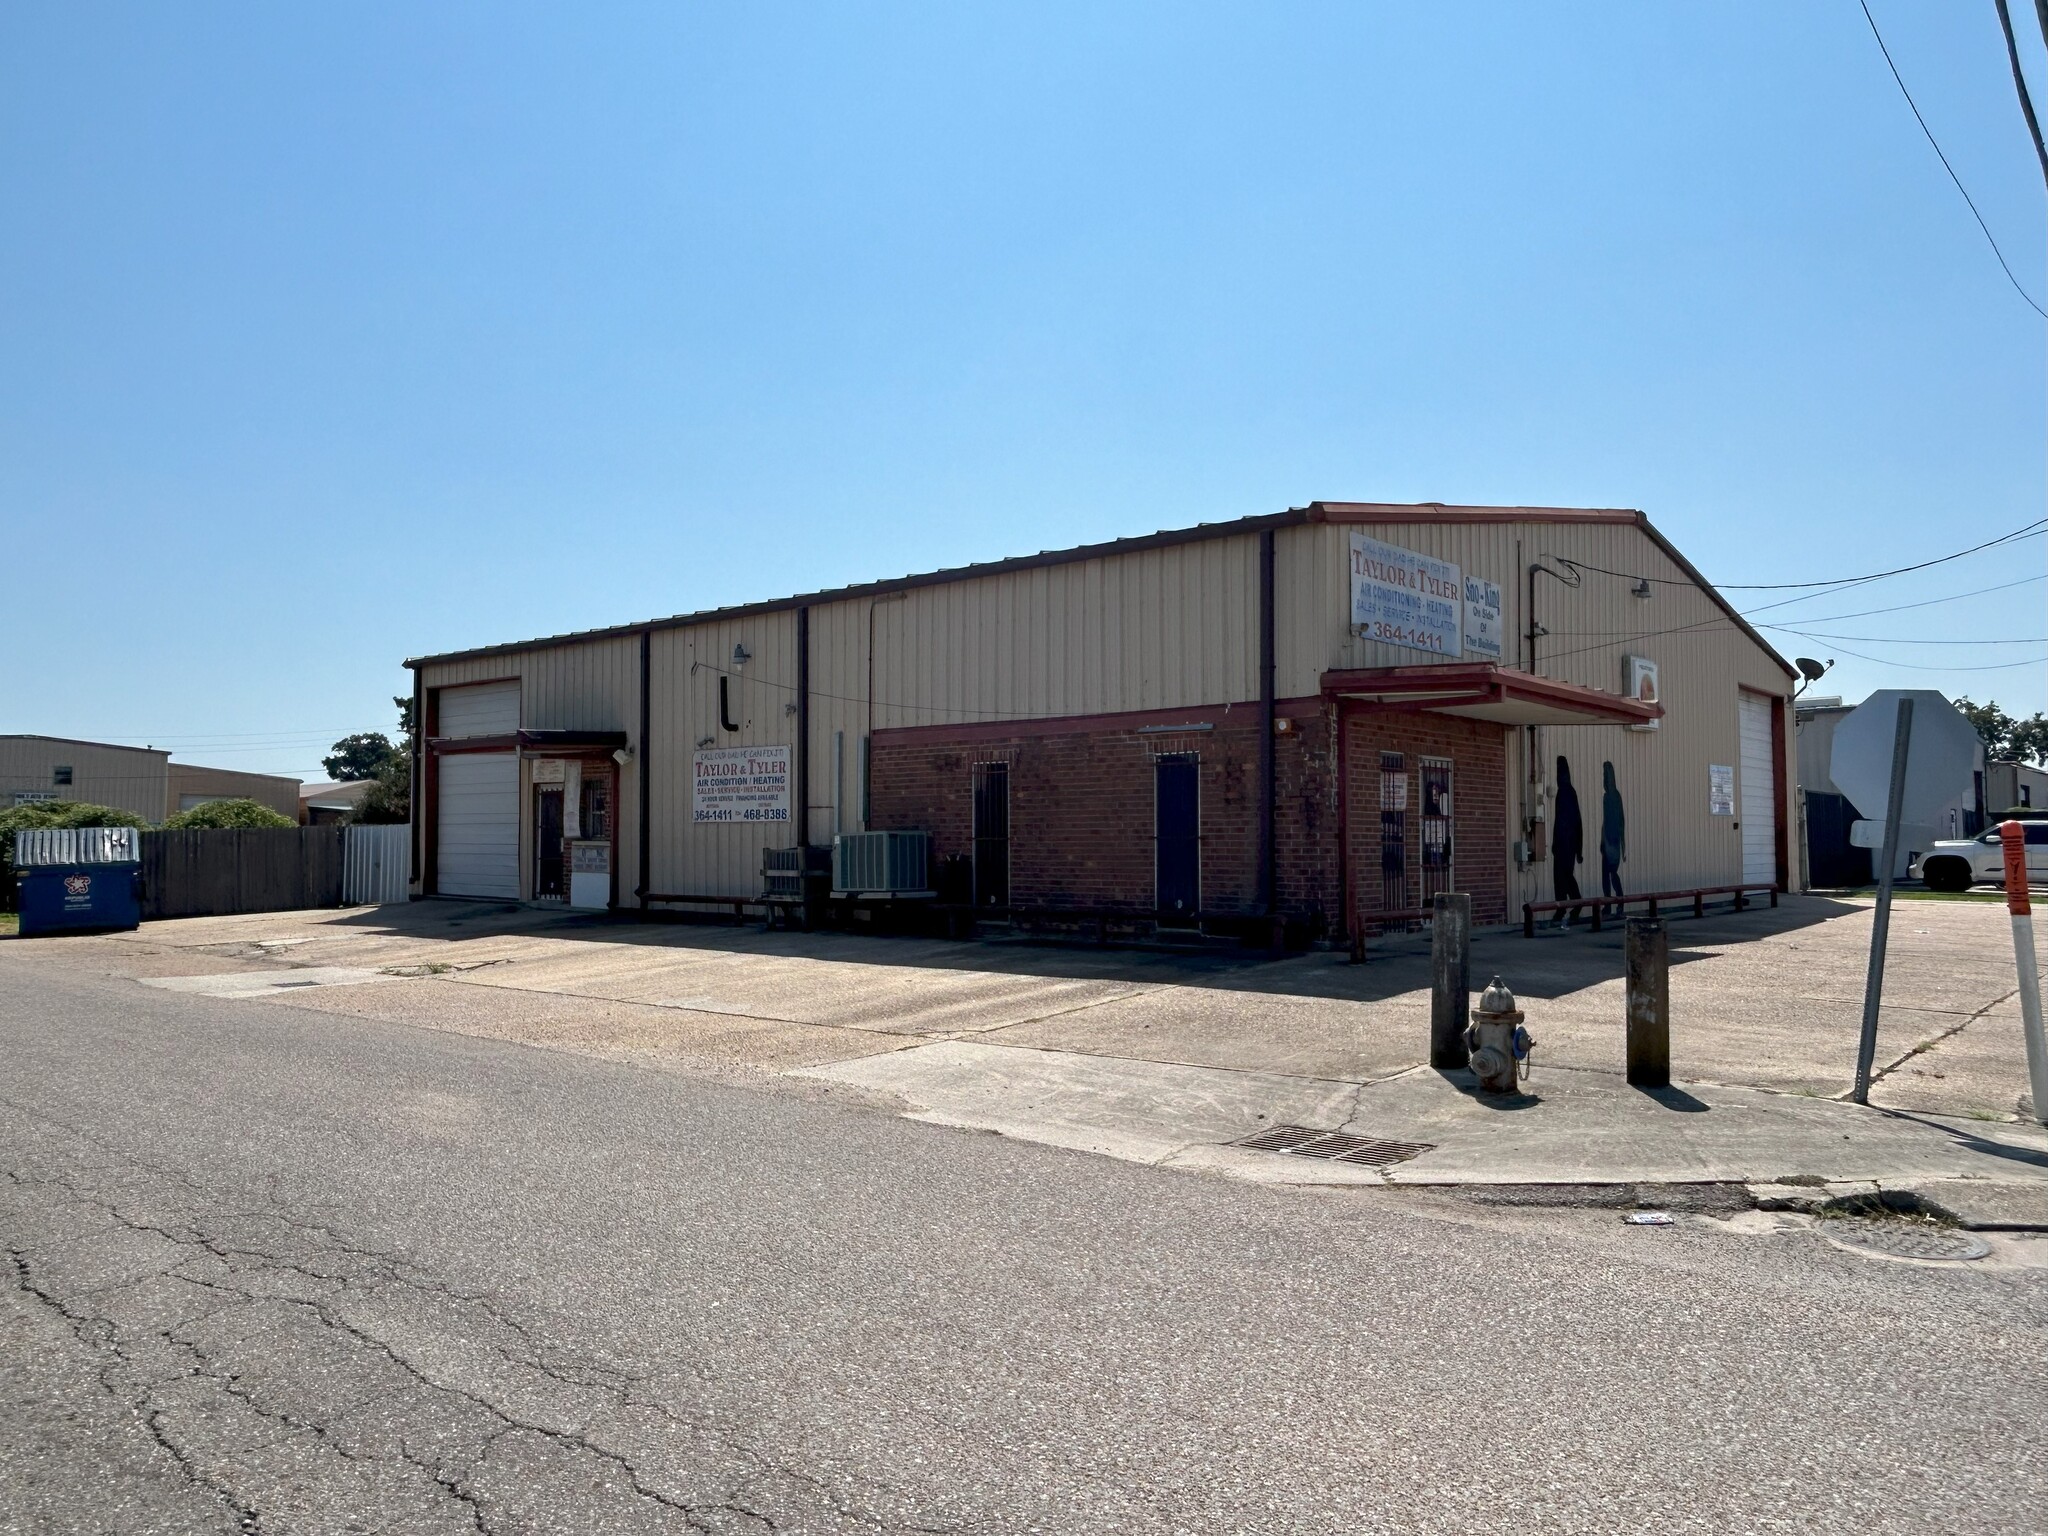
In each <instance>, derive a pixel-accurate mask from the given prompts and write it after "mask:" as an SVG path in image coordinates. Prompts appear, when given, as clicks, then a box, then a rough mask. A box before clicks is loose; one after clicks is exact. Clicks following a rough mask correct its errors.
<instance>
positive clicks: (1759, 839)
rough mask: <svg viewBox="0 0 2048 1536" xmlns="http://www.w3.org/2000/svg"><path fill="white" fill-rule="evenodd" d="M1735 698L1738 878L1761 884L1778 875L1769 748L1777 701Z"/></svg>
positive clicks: (1775, 773)
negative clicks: (1739, 826) (1738, 769)
mask: <svg viewBox="0 0 2048 1536" xmlns="http://www.w3.org/2000/svg"><path fill="white" fill-rule="evenodd" d="M1735 699H1736V708H1737V710H1738V712H1739V717H1740V724H1741V728H1742V878H1743V879H1744V880H1753V881H1756V882H1757V883H1758V884H1764V883H1767V882H1769V881H1772V880H1775V879H1777V878H1778V765H1777V762H1776V755H1775V754H1774V753H1773V752H1772V751H1771V711H1772V709H1774V708H1775V707H1776V703H1777V701H1776V700H1774V699H1768V698H1765V697H1764V696H1763V695H1762V694H1760V693H1749V692H1747V691H1745V692H1742V693H1738V694H1736V695H1735Z"/></svg>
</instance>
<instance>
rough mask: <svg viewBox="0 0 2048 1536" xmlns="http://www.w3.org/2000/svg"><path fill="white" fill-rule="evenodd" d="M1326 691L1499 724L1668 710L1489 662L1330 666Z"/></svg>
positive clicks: (1585, 720) (1611, 721) (1572, 721)
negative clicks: (1333, 668) (1332, 668)
mask: <svg viewBox="0 0 2048 1536" xmlns="http://www.w3.org/2000/svg"><path fill="white" fill-rule="evenodd" d="M1323 697H1325V698H1334V699H1347V700H1354V701H1356V702H1359V703H1365V704H1375V705H1378V706H1379V707H1381V708H1383V709H1403V710H1413V711H1417V712H1421V713H1431V714H1439V715H1457V716H1460V717H1462V718H1464V719H1467V720H1490V721H1492V722H1494V723H1495V724H1497V725H1642V724H1645V723H1647V722H1649V721H1652V720H1657V719H1660V718H1662V716H1663V714H1664V707H1663V705H1661V704H1651V703H1646V702H1644V701H1643V700H1640V699H1629V698H1624V697H1622V696H1621V695H1620V694H1618V693H1603V692H1601V691H1600V690H1599V689H1598V688H1587V687H1584V686H1582V685H1580V684H1578V683H1561V682H1559V681H1557V680H1556V679H1555V678H1549V677H1538V676H1536V675H1535V674H1534V673H1532V672H1517V671H1515V670H1514V669H1513V668H1512V667H1498V666H1495V665H1493V664H1492V663H1491V662H1447V663H1445V664H1444V665H1442V666H1427V667H1363V668H1357V669H1353V670H1348V671H1338V672H1325V673H1324V674H1323Z"/></svg>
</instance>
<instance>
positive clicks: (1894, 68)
mask: <svg viewBox="0 0 2048 1536" xmlns="http://www.w3.org/2000/svg"><path fill="white" fill-rule="evenodd" d="M1856 3H1857V4H1858V5H1861V6H1862V7H1863V19H1864V20H1865V21H1867V22H1869V23H1870V35H1871V36H1872V37H1874V38H1876V39H1877V49H1878V52H1880V53H1882V54H1883V55H1884V61H1885V63H1886V65H1887V66H1889V67H1890V69H1891V72H1892V78H1893V79H1894V80H1896V81H1898V82H1899V94H1900V95H1901V96H1903V97H1905V98H1906V105H1907V106H1909V107H1911V108H1912V109H1913V120H1914V121H1915V122H1917V123H1918V124H1919V125H1920V131H1921V132H1922V133H1924V134H1926V135H1927V142H1928V143H1929V144H1932V145H1933V146H1934V153H1935V155H1936V157H1937V158H1938V159H1940V161H1941V168H1942V169H1943V170H1944V171H1947V172H1948V179H1949V180H1950V181H1952V182H1954V183H1955V184H1956V190H1957V191H1958V192H1960V193H1962V194H1963V201H1964V202H1966V203H1968V204H1969V205H1970V213H1971V214H1972V216H1974V217H1975V219H1976V220H1977V227H1978V228H1979V229H1981V230H1983V231H1984V238H1985V239H1986V240H1988V241H1990V242H1991V254H1992V255H1994V256H1996V257H1997V258H1998V264H1999V266H2000V267H2003V268H2004V269H2005V280H2006V281H2007V282H2009V283H2011V284H2012V291H2013V292H2014V293H2016V294H2018V295H2019V296H2020V297H2021V298H2023V299H2025V300H2026V301H2027V307H2028V308H2029V309H2031V310H2032V311H2033V312H2034V313H2035V314H2037V315H2039V316H2040V317H2041V318H2042V319H2043V320H2048V309H2043V308H2042V307H2041V306H2040V305H2038V304H2036V303H2035V302H2034V299H2033V295H2031V294H2030V293H2028V292H2027V290H2026V289H2024V288H2022V287H2021V286H2020V280H2019V279H2018V278H2016V277H2014V276H2013V275H2012V268H2011V266H2010V265H2008V264H2007V262H2006V259H2005V252H2003V251H2001V250H2000V249H1999V248H1998V240H1997V237H1996V236H1994V235H1993V234H1992V233H1991V226H1990V225H1989V224H1986V223H1985V222H1984V215H1983V214H1981V213H1978V212H1977V200H1976V199H1975V198H1973V197H1971V196H1970V189H1969V188H1968V187H1966V186H1964V185H1963V178H1962V177H1960V176H1958V175H1957V174H1956V168H1955V167H1954V166H1952V165H1950V164H1949V163H1948V156H1947V155H1945V154H1943V153H1942V151H1941V145H1940V144H1938V143H1936V142H1935V138H1934V130H1933V129H1932V128H1930V127H1928V126H1927V119H1926V118H1924V117H1922V116H1921V115H1920V108H1919V105H1918V104H1917V103H1916V102H1915V101H1914V100H1913V93H1912V92H1911V91H1909V90H1907V89H1906V79H1905V76H1903V75H1901V74H1900V73H1899V66H1898V65H1896V64H1894V63H1892V51H1891V49H1889V48H1887V47H1885V45H1884V34H1883V33H1882V32H1880V31H1878V30H1877V18H1876V17H1875V16H1873V15H1871V14H1870V3H1869V0H1856ZM2003 11H2004V7H2003V6H2001V7H2000V13H2001V15H2002V14H2003ZM2014 67H2015V70H2017V67H2018V66H2017V64H2015V66H2014ZM2032 116H2033V114H2032V113H2031V112H2029V113H2028V117H2029V118H2030V119H2031V117H2032Z"/></svg>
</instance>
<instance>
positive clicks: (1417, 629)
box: [1351, 532, 1465, 656]
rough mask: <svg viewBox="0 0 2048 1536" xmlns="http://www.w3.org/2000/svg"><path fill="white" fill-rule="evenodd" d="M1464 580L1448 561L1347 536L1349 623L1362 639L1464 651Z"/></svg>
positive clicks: (1451, 653)
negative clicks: (1349, 548)
mask: <svg viewBox="0 0 2048 1536" xmlns="http://www.w3.org/2000/svg"><path fill="white" fill-rule="evenodd" d="M1464 617H1465V583H1464V580H1463V578H1462V577H1461V576H1460V575H1459V573H1458V568H1457V567H1456V566H1455V565H1453V564H1451V563H1450V561H1448V560H1438V559H1436V558H1435V557H1434V556H1431V555H1421V554H1417V553H1416V552H1415V551H1414V550H1412V549H1402V548H1400V547H1399V546H1398V545H1394V544H1383V543H1381V542H1380V541H1379V540H1378V539H1375V538H1370V537H1368V536H1367V535H1365V534H1362V533H1356V532H1354V533H1353V534H1352V535H1351V627H1352V629H1353V630H1354V631H1356V632H1357V634H1358V635H1359V636H1360V638H1362V639H1366V640H1377V641H1379V642H1380V643H1381V644H1383V645H1399V646H1405V647H1407V648H1408V649H1409V650H1414V651H1428V652H1431V653H1432V654H1434V655H1438V656H1460V655H1463V654H1464Z"/></svg>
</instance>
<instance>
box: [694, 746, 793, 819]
mask: <svg viewBox="0 0 2048 1536" xmlns="http://www.w3.org/2000/svg"><path fill="white" fill-rule="evenodd" d="M690 766H691V770H692V783H691V786H690V819H691V820H692V821H780V822H787V821H788V820H789V748H788V747H710V748H707V749H705V750H704V751H701V752H698V753H695V754H694V755H693V756H692V757H691V759H690Z"/></svg>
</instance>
